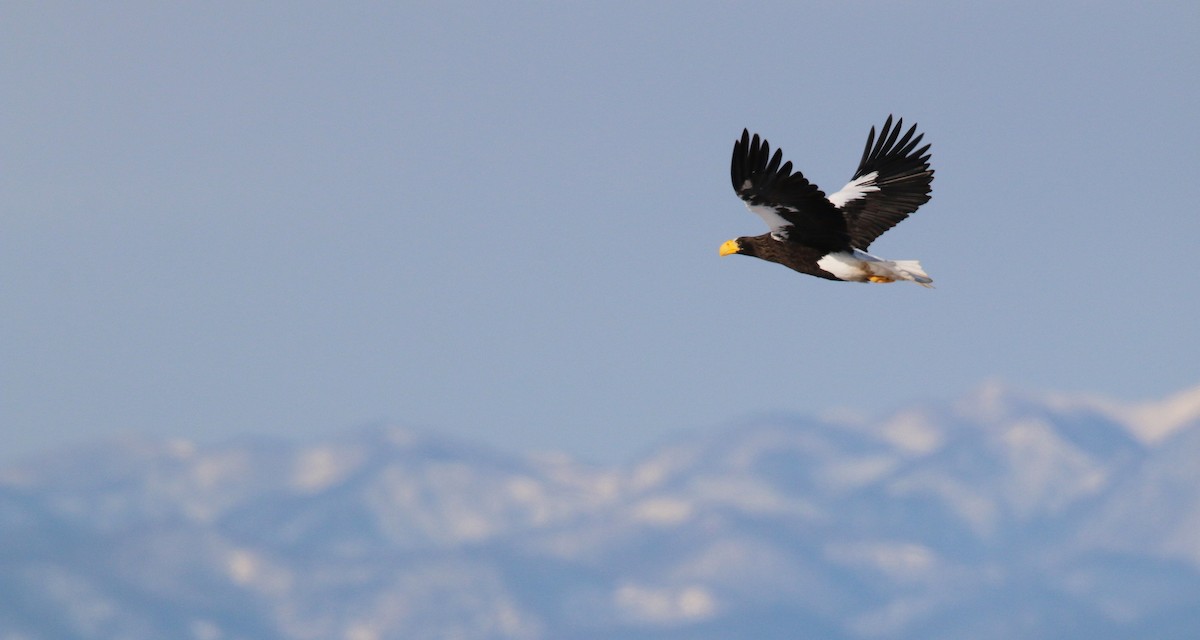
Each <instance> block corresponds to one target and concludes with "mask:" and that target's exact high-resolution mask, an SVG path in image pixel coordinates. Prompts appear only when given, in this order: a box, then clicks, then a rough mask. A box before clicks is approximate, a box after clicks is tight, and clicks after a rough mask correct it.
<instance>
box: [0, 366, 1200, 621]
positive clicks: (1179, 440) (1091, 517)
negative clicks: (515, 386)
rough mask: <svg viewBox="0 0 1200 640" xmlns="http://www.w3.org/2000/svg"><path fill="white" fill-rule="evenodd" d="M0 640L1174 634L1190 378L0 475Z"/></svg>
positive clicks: (1185, 588)
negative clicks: (1140, 391)
mask: <svg viewBox="0 0 1200 640" xmlns="http://www.w3.org/2000/svg"><path fill="white" fill-rule="evenodd" d="M0 541H3V544H2V545H0V640H72V639H93V638H95V639H100V638H103V639H105V640H110V639H114V638H122V639H128V640H143V639H144V640H162V639H164V638H171V639H175V638H180V639H194V640H233V639H255V640H264V639H266V640H270V639H318V638H320V639H340V640H382V639H385V638H388V639H391V638H403V639H421V638H431V639H432V638H437V639H444V638H454V639H461V640H472V639H483V638H487V639H492V638H519V639H535V638H545V639H582V640H587V639H597V640H599V639H602V638H603V639H626V638H629V639H640V638H646V639H649V638H655V639H662V638H667V639H674V638H688V639H717V638H721V639H726V638H755V639H776V638H778V639H783V638H787V639H795V638H820V639H825V638H830V639H843V638H844V639H905V640H907V639H914V640H915V639H918V638H919V639H922V640H929V639H940V638H945V639H949V638H972V639H982V640H987V639H997V640H999V639H1005V640H1008V639H1012V638H1021V639H1023V640H1030V639H1037V638H1046V639H1050V638H1054V639H1060V638H1088V639H1095V638H1101V639H1103V638H1112V639H1116V638H1132V637H1137V638H1156V639H1165V638H1175V639H1179V640H1183V639H1189V640H1192V639H1195V638H1200V387H1197V388H1194V389H1191V390H1188V391H1184V392H1182V393H1180V394H1178V395H1177V396H1175V397H1172V398H1168V399H1166V400H1163V401H1162V402H1156V403H1149V404H1145V405H1139V406H1123V405H1120V404H1119V403H1115V402H1111V401H1107V400H1104V399H1097V398H1084V397H1078V396H1053V395H1044V396H1032V395H1028V394H1021V393H1015V392H1012V391H1009V390H1006V389H1005V388H1003V387H1002V386H999V385H988V386H985V387H984V388H982V389H980V390H978V391H977V392H976V393H974V394H972V395H971V396H969V397H965V398H962V399H960V400H959V401H957V402H954V403H949V404H946V405H942V406H925V407H916V408H912V409H909V410H905V411H901V412H899V413H896V414H895V415H892V416H889V417H887V418H885V419H882V420H857V419H847V418H837V419H835V418H828V419H826V418H816V417H811V418H810V417H796V416H788V415H778V416H766V417H760V418H756V419H753V420H748V421H746V422H745V423H743V424H736V425H731V426H729V427H727V428H724V429H721V430H718V431H712V432H701V433H694V434H689V435H687V436H686V437H683V438H681V439H679V440H678V441H675V442H671V443H668V444H665V445H664V446H662V447H661V448H660V449H659V450H657V451H656V452H654V453H653V454H651V455H649V456H647V457H645V458H644V459H642V460H640V461H637V462H636V463H634V464H632V465H629V466H626V467H619V468H600V467H595V466H588V465H583V464H580V463H577V462H575V461H572V460H571V459H569V458H567V457H556V456H536V457H521V456H513V455H508V454H504V453H500V452H497V451H494V450H490V449H487V448H482V447H478V446H473V445H470V444H464V443H461V442H457V441H453V440H447V439H444V438H440V437H437V436H433V435H430V434H428V433H421V432H415V431H411V430H407V429H403V428H386V429H372V430H365V431H356V432H353V433H350V434H347V435H345V436H343V437H340V438H338V439H335V440H330V441H327V442H323V443H318V444H313V445H304V446H301V445H296V444H290V443H280V442H255V443H249V444H247V443H230V444H226V445H222V446H196V445H194V444H190V443H187V442H178V441H153V440H130V439H126V440H117V441H110V442H105V443H101V444H96V445H93V446H86V447H81V448H76V449H72V450H67V451H59V452H54V453H51V454H48V455H44V456H41V457H39V458H37V459H34V460H30V461H28V462H27V463H25V464H19V465H15V466H10V467H8V468H6V469H3V470H2V471H0Z"/></svg>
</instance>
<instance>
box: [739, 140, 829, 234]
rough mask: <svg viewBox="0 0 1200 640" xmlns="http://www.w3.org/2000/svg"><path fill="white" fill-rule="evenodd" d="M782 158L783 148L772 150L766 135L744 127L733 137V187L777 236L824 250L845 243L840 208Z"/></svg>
mask: <svg viewBox="0 0 1200 640" xmlns="http://www.w3.org/2000/svg"><path fill="white" fill-rule="evenodd" d="M782 159H783V151H782V150H780V149H776V150H775V155H774V156H772V155H771V145H770V144H768V143H767V141H766V140H762V139H760V138H759V137H758V134H757V133H756V134H754V137H753V138H751V137H750V131H749V130H748V129H743V130H742V138H741V140H737V141H735V142H734V143H733V162H732V164H731V165H730V170H729V173H730V178H731V179H732V181H733V190H734V191H735V192H736V193H737V195H738V197H739V198H741V199H742V200H744V201H745V202H746V206H747V207H748V208H749V209H750V211H752V212H753V213H755V214H758V216H760V217H761V218H762V219H763V220H765V221H766V223H767V226H769V227H770V228H771V235H772V236H774V237H775V238H776V239H785V240H787V241H788V242H795V243H799V244H803V245H806V246H810V247H816V248H819V249H822V250H826V251H836V250H841V249H846V248H848V247H849V245H850V235H849V233H848V232H847V229H846V219H845V218H844V217H843V216H842V213H841V212H840V211H838V209H837V207H835V206H833V203H832V202H830V201H829V199H828V198H826V197H825V194H824V193H823V192H822V191H821V190H820V189H818V188H817V187H816V186H815V185H813V184H812V183H810V182H809V181H808V180H806V179H805V178H804V176H803V175H801V174H800V172H799V171H797V172H795V173H792V163H791V162H785V163H783V165H782V166H781V165H780V161H781V160H782Z"/></svg>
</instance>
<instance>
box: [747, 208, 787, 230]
mask: <svg viewBox="0 0 1200 640" xmlns="http://www.w3.org/2000/svg"><path fill="white" fill-rule="evenodd" d="M746 208H747V209H749V210H750V213H753V214H754V215H756V216H758V217H760V218H762V219H763V222H765V223H767V226H768V227H770V228H771V231H779V230H780V229H782V228H784V227H790V226H792V223H790V222H788V221H787V220H786V219H785V218H784V217H783V216H781V215H779V212H777V211H775V207H772V206H770V205H766V204H747V205H746Z"/></svg>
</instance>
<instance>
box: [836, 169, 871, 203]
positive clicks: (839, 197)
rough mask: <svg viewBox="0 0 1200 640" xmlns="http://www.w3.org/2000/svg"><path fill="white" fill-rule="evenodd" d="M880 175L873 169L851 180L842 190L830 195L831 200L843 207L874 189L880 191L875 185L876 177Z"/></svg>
mask: <svg viewBox="0 0 1200 640" xmlns="http://www.w3.org/2000/svg"><path fill="white" fill-rule="evenodd" d="M878 177H879V172H878V171H872V172H871V173H868V174H867V175H865V176H863V177H861V178H859V179H857V180H851V181H850V182H848V183H846V186H844V187H842V190H841V191H838V192H837V193H835V194H833V195H831V196H829V201H830V202H832V203H833V206H835V207H837V208H839V209H841V208H842V207H844V206H846V203H847V202H850V201H851V200H858V199H859V198H862V197H864V196H866V195H867V194H868V193H871V192H872V191H879V187H878V186H876V185H875V178H878Z"/></svg>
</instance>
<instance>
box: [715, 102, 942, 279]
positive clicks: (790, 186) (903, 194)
mask: <svg viewBox="0 0 1200 640" xmlns="http://www.w3.org/2000/svg"><path fill="white" fill-rule="evenodd" d="M903 124H904V120H903V119H900V120H897V121H896V124H895V126H894V127H893V126H892V116H888V118H887V122H885V123H883V129H882V130H881V131H880V132H879V137H878V138H876V137H875V127H871V134H870V135H869V136H867V145H866V148H865V149H864V150H863V155H862V160H861V161H860V162H859V163H858V170H857V171H855V172H854V177H853V178H851V179H850V182H849V183H847V184H846V186H844V187H842V190H841V191H838V192H837V193H835V194H833V195H831V196H828V197H826V196H825V194H824V193H823V192H822V191H821V190H820V189H818V188H817V187H816V185H814V184H812V183H810V182H809V181H808V180H806V179H805V178H804V176H803V175H802V174H801V173H800V172H799V171H797V172H795V173H793V172H792V163H791V162H784V163H782V165H781V164H780V161H781V160H782V159H783V151H782V150H781V149H776V150H775V154H774V155H771V145H769V144H768V143H767V141H766V139H762V138H759V137H758V134H757V133H756V134H754V136H753V137H751V136H750V131H749V130H748V129H743V130H742V137H741V139H740V140H736V141H735V142H734V143H733V162H732V165H731V166H730V177H731V178H732V181H733V190H734V191H735V192H737V195H738V197H739V198H741V199H742V200H744V201H745V202H746V207H747V208H748V209H750V211H751V212H753V213H755V214H757V215H758V216H759V217H761V218H762V219H763V220H764V221H765V222H766V223H767V226H768V227H770V228H771V231H770V233H765V234H763V235H761V236H753V237H741V238H737V239H735V240H729V241H726V242H725V243H724V244H722V245H721V249H720V254H721V255H723V256H727V255H730V254H733V253H740V254H743V255H748V256H754V257H756V258H761V259H763V260H768V261H770V262H778V263H779V264H782V265H783V266H785V267H790V268H792V269H795V270H796V271H799V272H800V273H807V274H809V275H812V276H817V277H818V278H827V279H829V280H844V281H849V282H895V281H896V280H911V281H912V282H915V283H917V284H919V285H921V286H925V287H929V286H932V285H931V283H932V282H933V280H931V279H930V278H929V275H928V274H926V273H925V271H924V270H923V269H922V268H921V264H920V263H919V262H917V261H916V260H884V259H882V258H877V257H875V256H873V255H871V254H869V253H867V248H868V247H870V246H871V242H872V241H874V240H875V238H878V237H879V236H880V235H882V234H883V232H885V231H887V230H888V229H891V228H892V227H893V226H895V225H896V224H897V223H899V222H900V221H901V220H903V219H905V218H907V217H908V216H909V214H911V213H912V212H914V211H916V210H917V207H919V206H921V205H923V204H925V203H926V202H928V201H929V193H930V190H931V189H930V184H931V183H932V182H933V170H932V169H930V168H929V153H928V151H929V145H925V146H923V147H921V148H919V149H918V148H917V145H918V144H920V142H921V138H922V137H924V134H917V126H916V125H913V126H912V127H911V128H909V130H908V131H907V132H906V133H904V135H903V136H902V135H900V132H901V130H902V126H903Z"/></svg>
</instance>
